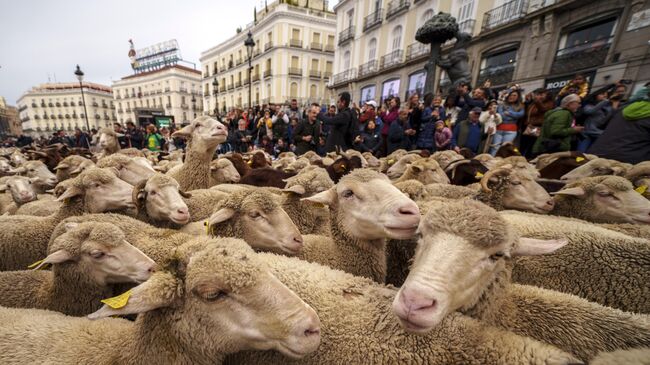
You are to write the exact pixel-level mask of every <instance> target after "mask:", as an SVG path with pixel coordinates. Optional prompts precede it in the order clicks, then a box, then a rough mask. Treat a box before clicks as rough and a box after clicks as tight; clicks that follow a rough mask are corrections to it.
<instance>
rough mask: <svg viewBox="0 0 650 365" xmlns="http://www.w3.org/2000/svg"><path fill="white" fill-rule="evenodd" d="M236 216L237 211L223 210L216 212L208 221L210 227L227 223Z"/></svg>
mask: <svg viewBox="0 0 650 365" xmlns="http://www.w3.org/2000/svg"><path fill="white" fill-rule="evenodd" d="M233 215H235V210H234V209H232V208H221V209H219V210H217V211H216V212H214V213H213V214H212V215H211V216H210V218H209V219H208V224H209V225H211V226H212V225H214V224H217V223H221V222H225V221H227V220H228V219H230V218H232V216H233Z"/></svg>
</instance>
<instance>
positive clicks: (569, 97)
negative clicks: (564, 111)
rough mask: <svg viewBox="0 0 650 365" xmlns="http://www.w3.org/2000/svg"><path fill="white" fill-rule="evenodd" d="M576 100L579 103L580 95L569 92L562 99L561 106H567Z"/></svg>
mask: <svg viewBox="0 0 650 365" xmlns="http://www.w3.org/2000/svg"><path fill="white" fill-rule="evenodd" d="M574 101H576V102H578V103H579V102H580V97H579V96H578V95H576V94H569V95H567V96H565V97H564V98H563V99H562V102H561V103H560V107H562V108H564V107H565V106H567V105H569V103H572V102H574Z"/></svg>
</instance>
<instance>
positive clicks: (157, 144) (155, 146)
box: [144, 124, 165, 152]
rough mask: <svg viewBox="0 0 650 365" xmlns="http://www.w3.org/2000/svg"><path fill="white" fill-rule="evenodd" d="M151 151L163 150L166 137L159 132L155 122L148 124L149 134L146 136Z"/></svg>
mask: <svg viewBox="0 0 650 365" xmlns="http://www.w3.org/2000/svg"><path fill="white" fill-rule="evenodd" d="M144 140H145V142H146V144H147V146H146V147H147V149H148V150H149V151H154V152H160V151H162V148H163V145H164V144H165V139H164V138H163V136H161V135H160V133H158V131H157V129H156V126H155V125H154V124H148V125H147V134H146V135H145V136H144Z"/></svg>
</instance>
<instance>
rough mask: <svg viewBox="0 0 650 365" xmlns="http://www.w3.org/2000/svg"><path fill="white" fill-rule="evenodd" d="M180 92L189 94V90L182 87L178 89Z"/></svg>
mask: <svg viewBox="0 0 650 365" xmlns="http://www.w3.org/2000/svg"><path fill="white" fill-rule="evenodd" d="M178 91H180V92H182V93H185V94H186V93H187V88H184V87H181V88H179V89H178Z"/></svg>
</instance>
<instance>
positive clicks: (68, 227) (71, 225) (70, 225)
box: [63, 222, 79, 232]
mask: <svg viewBox="0 0 650 365" xmlns="http://www.w3.org/2000/svg"><path fill="white" fill-rule="evenodd" d="M78 226H79V223H77V222H67V223H66V224H65V225H64V226H63V227H64V228H65V231H66V232H70V231H72V230H73V229H75V228H77V227H78Z"/></svg>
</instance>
